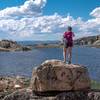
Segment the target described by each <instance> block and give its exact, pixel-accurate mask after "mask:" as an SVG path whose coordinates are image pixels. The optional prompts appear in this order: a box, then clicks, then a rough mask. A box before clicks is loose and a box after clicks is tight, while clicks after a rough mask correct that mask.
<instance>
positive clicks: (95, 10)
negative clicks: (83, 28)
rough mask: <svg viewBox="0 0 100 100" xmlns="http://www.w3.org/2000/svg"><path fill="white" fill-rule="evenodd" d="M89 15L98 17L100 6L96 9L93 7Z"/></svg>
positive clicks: (99, 15)
mask: <svg viewBox="0 0 100 100" xmlns="http://www.w3.org/2000/svg"><path fill="white" fill-rule="evenodd" d="M90 15H92V16H93V17H96V18H100V7H97V8H96V9H94V10H93V11H92V12H91V13H90Z"/></svg>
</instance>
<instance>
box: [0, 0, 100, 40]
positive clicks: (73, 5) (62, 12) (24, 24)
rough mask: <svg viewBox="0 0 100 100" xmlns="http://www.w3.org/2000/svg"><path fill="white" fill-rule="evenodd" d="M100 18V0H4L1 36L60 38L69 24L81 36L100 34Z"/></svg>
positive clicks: (0, 10) (0, 3)
mask: <svg viewBox="0 0 100 100" xmlns="http://www.w3.org/2000/svg"><path fill="white" fill-rule="evenodd" d="M99 20H100V1H99V0H0V24H1V26H0V39H13V40H38V39H41V40H59V39H60V37H61V35H62V34H60V33H63V32H64V31H65V30H66V27H67V26H68V25H71V26H72V27H73V29H74V30H73V31H75V33H76V36H77V37H82V36H88V35H97V34H100V28H99V27H100V21H99ZM34 23H35V24H34ZM91 24H93V25H91ZM14 25H15V27H14ZM86 25H87V26H86ZM11 26H12V27H11ZM88 26H89V27H88ZM94 33H95V34H94Z"/></svg>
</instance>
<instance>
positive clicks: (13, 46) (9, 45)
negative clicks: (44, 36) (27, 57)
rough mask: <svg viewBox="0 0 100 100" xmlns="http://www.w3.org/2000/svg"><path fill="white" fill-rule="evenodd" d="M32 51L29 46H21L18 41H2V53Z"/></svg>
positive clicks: (0, 44) (0, 43) (0, 46)
mask: <svg viewBox="0 0 100 100" xmlns="http://www.w3.org/2000/svg"><path fill="white" fill-rule="evenodd" d="M28 50H31V48H30V47H28V46H21V45H19V44H18V43H17V42H16V41H11V40H1V41H0V51H28Z"/></svg>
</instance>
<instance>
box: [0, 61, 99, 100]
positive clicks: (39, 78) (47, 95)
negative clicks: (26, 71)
mask: <svg viewBox="0 0 100 100" xmlns="http://www.w3.org/2000/svg"><path fill="white" fill-rule="evenodd" d="M7 79H8V78H7ZM12 79H13V81H12V83H10V81H8V80H6V82H5V83H9V84H8V85H7V86H6V85H5V86H3V85H4V83H3V82H1V83H2V84H0V86H1V91H2V90H3V89H2V88H5V90H6V88H10V89H13V92H11V93H9V94H6V95H5V96H4V95H1V97H0V98H1V99H0V100H100V91H99V90H92V89H91V84H90V77H89V74H88V70H87V68H86V67H84V66H82V65H75V64H69V65H68V64H65V63H63V62H62V61H60V60H47V61H45V62H43V63H42V64H41V65H40V66H39V67H36V68H34V69H33V73H32V78H31V81H28V85H27V86H25V85H24V82H25V79H24V78H23V77H18V76H17V77H16V78H12ZM10 80H11V79H10ZM26 81H27V80H26Z"/></svg>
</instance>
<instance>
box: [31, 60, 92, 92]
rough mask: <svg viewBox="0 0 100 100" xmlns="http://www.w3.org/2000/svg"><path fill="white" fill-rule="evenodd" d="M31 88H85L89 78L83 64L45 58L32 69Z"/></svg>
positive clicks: (43, 90) (40, 90) (53, 89)
mask: <svg viewBox="0 0 100 100" xmlns="http://www.w3.org/2000/svg"><path fill="white" fill-rule="evenodd" d="M31 88H32V90H33V91H37V92H46V91H69V90H87V89H89V88H90V78H89V75H88V71H87V68H86V67H84V66H81V65H75V64H65V63H63V62H62V61H60V60H47V61H45V62H44V63H42V64H41V65H40V66H39V67H37V68H36V69H34V70H33V73H32V79H31Z"/></svg>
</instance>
